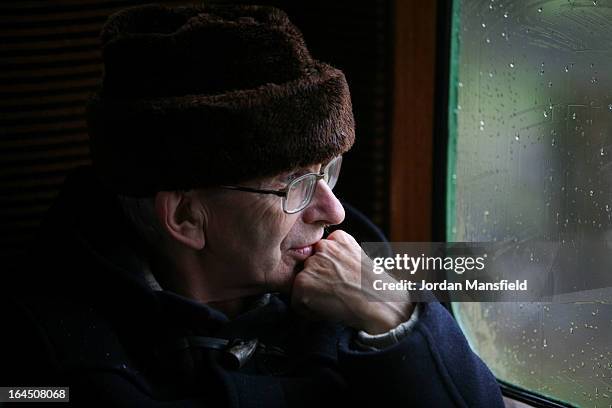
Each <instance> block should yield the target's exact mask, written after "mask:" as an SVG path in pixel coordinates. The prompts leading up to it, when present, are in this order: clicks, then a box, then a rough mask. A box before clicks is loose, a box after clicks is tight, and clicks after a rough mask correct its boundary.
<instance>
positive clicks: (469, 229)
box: [447, 0, 612, 407]
mask: <svg viewBox="0 0 612 408" xmlns="http://www.w3.org/2000/svg"><path fill="white" fill-rule="evenodd" d="M452 32H453V34H452V35H453V37H452V43H453V44H452V58H451V84H450V87H451V88H450V105H449V109H450V124H449V137H450V138H449V174H448V183H447V186H448V196H447V197H448V202H447V220H448V223H447V239H448V241H481V242H482V241H494V242H528V241H531V240H533V241H534V242H535V241H549V242H562V243H563V244H564V245H575V246H580V245H581V244H583V243H586V244H587V245H591V244H592V243H600V244H601V245H604V246H606V247H607V248H612V218H611V216H612V1H604V0H588V1H578V0H555V1H542V0H540V1H528V0H505V1H501V0H463V1H459V0H455V1H454V4H453V30H452ZM533 259H534V262H537V259H538V253H537V249H534V253H533ZM584 265H585V263H584V262H583V259H576V262H575V273H577V274H580V273H583V272H584V270H583V269H582V268H584V267H585V266H584ZM542 268H544V266H542ZM553 272H554V271H553ZM542 273H544V271H543V270H542ZM610 273H612V271H610ZM453 309H454V312H455V314H456V316H457V319H458V320H459V322H460V324H461V326H462V328H463V330H464V331H465V333H466V335H467V337H468V340H469V341H470V343H471V345H472V347H473V348H474V349H475V350H476V352H477V353H479V355H480V356H481V357H482V358H483V359H484V360H485V361H486V362H487V364H488V365H489V367H490V368H491V369H492V371H493V372H494V373H495V375H496V376H497V377H498V379H500V380H503V381H506V382H509V383H512V384H515V385H517V386H519V387H521V388H524V389H527V390H530V391H533V392H537V393H539V394H542V395H545V396H547V397H550V398H553V399H558V400H562V401H565V402H568V403H571V404H574V405H577V406H584V407H612V290H611V289H610V288H606V289H601V290H597V291H594V292H590V293H586V294H585V293H582V294H581V295H580V296H576V297H574V298H572V299H571V300H570V301H567V302H565V303H554V302H553V303H548V304H544V303H456V304H454V305H453Z"/></svg>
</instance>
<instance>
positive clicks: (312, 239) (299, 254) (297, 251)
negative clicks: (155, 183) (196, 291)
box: [201, 165, 344, 297]
mask: <svg viewBox="0 0 612 408" xmlns="http://www.w3.org/2000/svg"><path fill="white" fill-rule="evenodd" d="M320 169H321V166H320V165H316V166H311V167H306V168H301V169H298V170H297V171H292V172H288V173H283V174H280V175H278V176H277V177H273V178H267V179H262V180H255V181H252V182H249V183H242V184H241V185H243V186H248V187H252V188H257V189H273V190H280V189H283V188H284V187H286V185H287V184H288V182H289V181H291V179H293V178H295V177H299V176H300V175H303V174H305V173H318V172H319V171H320ZM203 202H204V203H205V212H206V215H207V224H206V226H205V227H204V228H205V239H206V242H205V247H204V250H203V251H202V256H201V265H202V268H203V269H206V270H205V271H203V272H204V273H207V275H208V276H209V277H210V278H212V279H215V282H214V283H215V284H216V285H217V286H219V287H220V288H221V289H222V291H223V292H224V294H225V295H226V296H227V295H229V296H230V297H231V296H234V295H235V296H236V297H241V296H245V295H248V294H256V293H262V292H268V291H280V292H285V293H287V292H288V291H289V290H290V289H291V285H292V283H293V278H294V277H295V274H296V273H297V272H299V269H300V267H301V264H302V262H303V261H304V260H305V259H306V258H307V257H308V256H310V255H311V254H312V251H313V249H312V245H313V244H314V243H316V242H317V241H319V240H320V239H321V238H322V237H323V232H324V231H323V229H324V226H325V225H330V224H339V223H341V222H342V221H343V220H344V209H343V208H342V205H341V204H340V202H339V201H338V199H337V198H336V197H335V195H334V194H333V193H332V191H331V190H330V188H329V186H328V185H327V184H326V183H325V182H324V181H323V180H319V181H318V183H317V186H316V190H315V193H314V196H313V199H312V202H311V203H310V205H309V206H308V207H306V208H305V209H304V210H302V211H300V212H298V213H296V214H286V213H285V212H284V211H283V210H282V207H281V198H280V197H277V196H274V195H266V194H257V193H248V192H242V191H232V190H223V191H221V192H219V193H218V194H214V195H212V196H211V195H208V196H207V197H205V198H204V199H203ZM211 275H212V276H211Z"/></svg>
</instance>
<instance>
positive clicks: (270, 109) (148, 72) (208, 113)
mask: <svg viewBox="0 0 612 408" xmlns="http://www.w3.org/2000/svg"><path fill="white" fill-rule="evenodd" d="M101 38H102V42H103V57H104V63H105V72H104V80H103V85H102V87H101V89H100V90H99V91H98V92H97V93H96V94H95V95H94V96H93V97H92V99H91V100H90V103H89V106H88V123H89V130H90V138H91V150H92V157H93V162H94V167H95V168H96V170H97V172H98V174H99V175H100V177H101V178H102V180H103V181H104V182H106V184H108V185H109V186H110V188H112V189H113V190H114V191H116V192H117V193H120V194H125V195H131V196H145V195H152V194H154V193H155V192H157V191H162V190H179V189H191V188H198V187H208V186H215V185H221V184H228V183H239V182H241V181H245V180H248V179H253V178H257V177H261V176H271V175H275V174H278V173H280V172H283V171H286V170H290V169H293V168H296V167H300V166H306V165H311V164H315V163H321V162H324V161H326V160H329V159H331V158H332V157H334V156H337V155H339V154H342V153H344V152H345V151H347V150H348V149H349V148H350V147H351V145H352V144H353V141H354V120H353V114H352V108H351V100H350V95H349V90H348V86H347V83H346V80H345V78H344V75H343V74H342V72H341V71H339V70H338V69H335V68H333V67H331V66H329V65H326V64H324V63H321V62H319V61H316V60H314V59H312V57H311V56H310V53H309V52H308V50H307V48H306V46H305V44H304V40H303V38H302V35H301V33H300V32H299V31H298V29H297V28H296V27H295V26H294V25H293V24H292V23H291V22H290V21H289V19H288V18H287V15H286V14H285V13H284V12H282V11H280V10H278V9H275V8H272V7H261V6H219V5H216V6H201V7H193V6H190V7H179V8H168V7H164V6H143V7H136V8H130V9H126V10H124V11H121V12H119V13H117V14H115V15H113V16H111V17H110V18H109V20H108V22H107V23H106V25H105V26H104V28H103V30H102V34H101Z"/></svg>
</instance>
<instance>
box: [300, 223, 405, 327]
mask: <svg viewBox="0 0 612 408" xmlns="http://www.w3.org/2000/svg"><path fill="white" fill-rule="evenodd" d="M314 251H315V252H314V254H313V255H312V256H310V257H308V258H307V259H306V261H304V269H303V270H302V271H301V272H299V273H298V274H297V276H296V277H295V280H294V282H293V288H292V292H291V303H292V306H293V307H294V308H295V310H297V311H298V313H301V314H302V315H304V316H306V317H310V318H317V319H323V320H327V321H333V322H339V323H342V324H344V325H347V326H349V327H353V328H355V329H357V330H364V331H365V332H367V333H370V334H379V333H384V332H386V331H389V330H391V329H392V328H394V327H396V326H397V325H399V324H400V323H402V322H404V321H406V320H408V318H409V317H410V314H411V313H412V310H413V305H412V303H410V302H409V301H408V294H407V293H403V294H402V297H401V298H400V299H393V301H389V299H385V300H383V299H381V296H380V294H378V293H376V291H375V290H374V289H373V288H372V281H373V280H374V279H381V275H374V274H373V272H372V261H371V260H370V259H369V258H368V257H367V255H366V254H365V253H364V252H363V250H362V249H361V247H360V246H359V244H358V243H357V241H355V239H354V238H353V237H352V236H350V235H349V234H347V233H346V232H344V231H342V230H336V231H334V232H333V233H331V234H330V235H329V236H328V237H327V239H322V240H320V241H319V242H317V243H316V244H315V246H314ZM362 263H365V264H364V268H363V271H364V273H363V276H362ZM362 279H363V285H362ZM387 279H389V281H391V280H392V278H391V277H388V278H387Z"/></svg>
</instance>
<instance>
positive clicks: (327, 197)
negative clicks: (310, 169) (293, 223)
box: [304, 180, 344, 225]
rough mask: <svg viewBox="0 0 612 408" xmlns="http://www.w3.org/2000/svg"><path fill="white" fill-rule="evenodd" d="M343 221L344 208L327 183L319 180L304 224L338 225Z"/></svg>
mask: <svg viewBox="0 0 612 408" xmlns="http://www.w3.org/2000/svg"><path fill="white" fill-rule="evenodd" d="M342 221H344V207H342V204H340V201H339V200H338V199H337V198H336V196H335V195H334V193H333V192H332V190H331V189H330V188H329V186H328V185H327V183H326V182H325V181H323V180H319V181H318V182H317V186H316V189H315V193H314V196H313V197H312V202H311V203H310V205H309V206H308V207H306V209H305V210H304V222H306V223H309V224H311V223H317V222H318V223H323V224H329V225H336V224H340V223H341V222H342Z"/></svg>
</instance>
